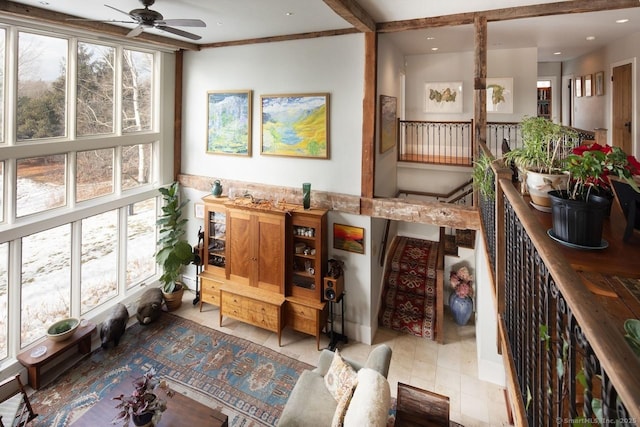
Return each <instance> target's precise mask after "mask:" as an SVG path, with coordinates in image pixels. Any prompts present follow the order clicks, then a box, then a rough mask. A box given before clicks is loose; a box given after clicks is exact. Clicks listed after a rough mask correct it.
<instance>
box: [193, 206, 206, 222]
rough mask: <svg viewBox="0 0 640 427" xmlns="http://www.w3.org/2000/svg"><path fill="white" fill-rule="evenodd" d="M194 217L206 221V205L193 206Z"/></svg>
mask: <svg viewBox="0 0 640 427" xmlns="http://www.w3.org/2000/svg"><path fill="white" fill-rule="evenodd" d="M193 216H194V217H196V218H198V219H204V203H194V204H193Z"/></svg>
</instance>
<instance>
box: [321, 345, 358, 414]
mask: <svg viewBox="0 0 640 427" xmlns="http://www.w3.org/2000/svg"><path fill="white" fill-rule="evenodd" d="M357 381H358V374H357V373H356V371H355V370H354V369H353V368H352V367H351V365H350V364H348V363H347V362H345V361H344V359H343V358H342V356H341V355H340V352H339V351H338V350H336V352H335V354H334V355H333V360H332V361H331V366H329V370H328V371H327V374H326V375H325V376H324V385H325V387H327V390H329V393H331V395H332V396H333V398H334V399H335V400H336V402H340V400H341V399H342V396H344V394H345V393H347V392H348V391H349V390H351V388H352V387H353V386H354V385H355V384H357Z"/></svg>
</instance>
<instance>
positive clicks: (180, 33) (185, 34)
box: [155, 25, 202, 40]
mask: <svg viewBox="0 0 640 427" xmlns="http://www.w3.org/2000/svg"><path fill="white" fill-rule="evenodd" d="M155 27H156V28H157V29H159V30H163V31H166V32H168V33H173V34H175V35H177V36H182V37H186V38H188V39H191V40H200V39H201V38H202V37H200V36H199V35H197V34H193V33H189V32H186V31H182V30H179V29H177V28H173V27H167V26H164V25H156V26H155Z"/></svg>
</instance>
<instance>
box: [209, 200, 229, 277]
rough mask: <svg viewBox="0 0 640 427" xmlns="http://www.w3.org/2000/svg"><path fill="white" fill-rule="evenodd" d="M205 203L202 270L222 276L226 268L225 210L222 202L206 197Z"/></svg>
mask: <svg viewBox="0 0 640 427" xmlns="http://www.w3.org/2000/svg"><path fill="white" fill-rule="evenodd" d="M203 200H204V202H205V221H204V233H205V236H204V238H205V240H204V244H205V248H206V251H205V253H204V258H205V259H204V260H203V264H204V269H205V271H207V272H209V273H213V274H215V275H218V276H224V274H225V268H226V233H227V221H226V209H225V207H224V204H223V201H222V200H220V199H213V200H214V201H212V200H211V197H209V196H207V197H204V198H203ZM225 200H226V198H225Z"/></svg>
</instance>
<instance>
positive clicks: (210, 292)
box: [200, 278, 222, 306]
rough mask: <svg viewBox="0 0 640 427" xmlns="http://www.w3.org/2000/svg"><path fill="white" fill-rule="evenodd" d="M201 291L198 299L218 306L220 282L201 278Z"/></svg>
mask: <svg viewBox="0 0 640 427" xmlns="http://www.w3.org/2000/svg"><path fill="white" fill-rule="evenodd" d="M201 282H202V289H201V290H200V294H201V295H200V297H201V298H202V301H204V302H206V303H209V304H213V305H218V306H219V305H220V287H221V286H222V282H218V281H217V280H211V279H207V278H202V279H201Z"/></svg>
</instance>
